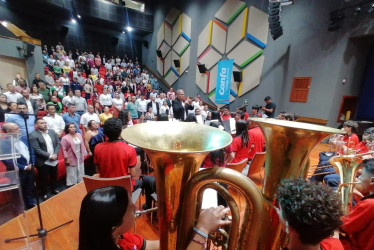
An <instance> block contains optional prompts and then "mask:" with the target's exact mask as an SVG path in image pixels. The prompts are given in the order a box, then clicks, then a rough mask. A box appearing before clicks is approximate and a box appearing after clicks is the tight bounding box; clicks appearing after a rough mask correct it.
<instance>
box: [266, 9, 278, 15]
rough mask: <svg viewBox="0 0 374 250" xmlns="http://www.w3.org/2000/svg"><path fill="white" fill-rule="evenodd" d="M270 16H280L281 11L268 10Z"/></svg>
mask: <svg viewBox="0 0 374 250" xmlns="http://www.w3.org/2000/svg"><path fill="white" fill-rule="evenodd" d="M268 14H269V16H275V15H279V9H270V8H269V9H268Z"/></svg>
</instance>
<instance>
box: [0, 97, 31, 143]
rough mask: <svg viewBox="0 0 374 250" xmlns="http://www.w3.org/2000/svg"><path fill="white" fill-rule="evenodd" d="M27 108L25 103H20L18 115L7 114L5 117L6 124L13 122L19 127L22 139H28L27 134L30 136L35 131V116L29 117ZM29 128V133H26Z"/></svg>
mask: <svg viewBox="0 0 374 250" xmlns="http://www.w3.org/2000/svg"><path fill="white" fill-rule="evenodd" d="M27 111H28V109H27V106H26V104H25V103H22V102H21V103H18V104H17V113H15V114H7V115H6V116H5V121H6V122H12V123H15V124H17V125H18V127H19V128H20V129H21V138H23V137H25V138H26V137H27V136H26V133H27V132H28V133H29V134H30V133H31V132H32V131H34V122H35V116H29V115H28V114H27ZM25 119H26V125H25ZM26 126H27V131H26Z"/></svg>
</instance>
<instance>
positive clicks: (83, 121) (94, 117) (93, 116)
mask: <svg viewBox="0 0 374 250" xmlns="http://www.w3.org/2000/svg"><path fill="white" fill-rule="evenodd" d="M91 120H94V121H95V122H97V123H100V118H99V116H98V115H97V114H96V113H93V114H91V113H89V112H86V113H84V114H83V115H82V116H81V121H80V124H82V125H83V126H84V127H85V128H87V126H88V122H89V121H91Z"/></svg>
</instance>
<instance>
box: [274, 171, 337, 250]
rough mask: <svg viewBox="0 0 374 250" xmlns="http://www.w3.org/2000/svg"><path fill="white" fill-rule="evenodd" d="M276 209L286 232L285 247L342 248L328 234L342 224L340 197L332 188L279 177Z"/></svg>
mask: <svg viewBox="0 0 374 250" xmlns="http://www.w3.org/2000/svg"><path fill="white" fill-rule="evenodd" d="M277 201H278V204H279V209H278V208H275V209H276V210H277V212H278V215H279V218H280V223H281V225H282V228H283V229H284V230H285V231H286V233H288V234H289V242H288V246H287V248H285V249H290V250H292V249H309V250H320V249H323V250H343V249H344V248H343V245H342V244H341V242H340V241H339V239H337V238H332V237H330V236H331V235H333V234H334V231H335V230H336V229H338V227H339V226H340V225H341V224H342V221H341V219H340V218H341V216H342V215H343V212H342V209H341V206H342V204H341V199H340V197H339V195H338V194H337V193H335V192H334V191H332V189H330V188H328V187H326V186H323V185H319V184H316V183H314V182H308V181H306V180H303V179H301V178H300V179H294V180H287V179H285V180H283V181H282V182H281V184H280V185H279V186H278V190H277Z"/></svg>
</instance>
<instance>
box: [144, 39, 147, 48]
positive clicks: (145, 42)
mask: <svg viewBox="0 0 374 250" xmlns="http://www.w3.org/2000/svg"><path fill="white" fill-rule="evenodd" d="M143 46H144V47H145V48H146V49H148V41H145V40H143Z"/></svg>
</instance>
